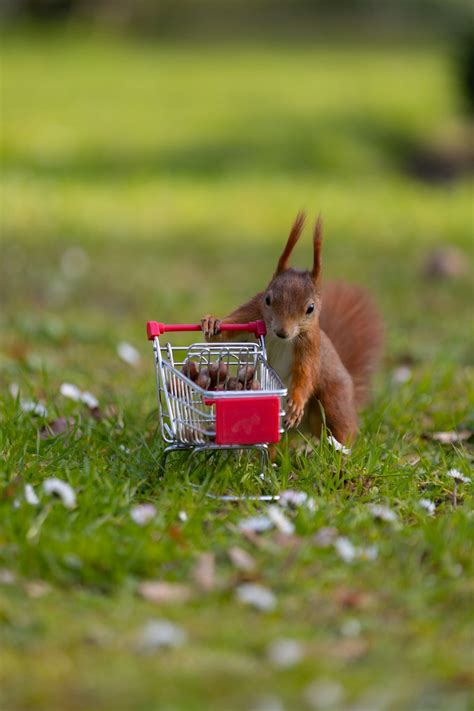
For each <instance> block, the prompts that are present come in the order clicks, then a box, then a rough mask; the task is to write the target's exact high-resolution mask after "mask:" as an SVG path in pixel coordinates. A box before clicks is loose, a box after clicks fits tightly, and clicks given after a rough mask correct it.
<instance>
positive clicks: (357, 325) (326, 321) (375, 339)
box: [319, 282, 383, 406]
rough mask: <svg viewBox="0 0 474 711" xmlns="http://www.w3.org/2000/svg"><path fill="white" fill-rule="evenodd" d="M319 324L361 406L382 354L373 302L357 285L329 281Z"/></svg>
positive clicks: (378, 317) (380, 329) (379, 318)
mask: <svg viewBox="0 0 474 711" xmlns="http://www.w3.org/2000/svg"><path fill="white" fill-rule="evenodd" d="M319 322H320V325H321V328H322V330H323V331H324V332H325V333H326V335H327V336H329V338H330V339H331V341H332V343H333V345H334V347H335V349H336V351H337V352H338V354H339V357H340V359H341V360H342V362H343V364H344V366H345V367H346V368H347V370H348V371H349V373H350V374H351V376H352V380H353V382H354V389H355V399H356V404H357V405H358V406H359V405H363V404H364V402H366V400H367V398H368V395H369V393H370V380H371V376H372V373H373V372H374V370H375V369H376V368H377V365H378V363H379V360H380V356H381V354H382V342H383V326H382V319H381V316H380V314H379V312H378V310H377V308H376V306H375V304H374V302H373V301H372V299H371V297H370V296H369V294H368V293H367V292H366V291H365V290H364V289H362V288H360V287H358V286H352V285H350V284H345V283H343V282H329V283H328V284H326V285H325V286H324V287H323V293H322V310H321V315H320V319H319Z"/></svg>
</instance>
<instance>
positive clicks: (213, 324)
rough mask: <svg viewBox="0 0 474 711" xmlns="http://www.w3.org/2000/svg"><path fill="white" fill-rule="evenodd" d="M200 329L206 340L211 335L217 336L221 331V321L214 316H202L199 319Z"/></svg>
mask: <svg viewBox="0 0 474 711" xmlns="http://www.w3.org/2000/svg"><path fill="white" fill-rule="evenodd" d="M201 330H202V332H203V333H204V337H205V339H206V341H208V340H210V339H211V338H212V337H213V336H217V335H218V334H219V333H220V332H221V322H220V321H219V319H218V318H214V316H204V318H202V319H201Z"/></svg>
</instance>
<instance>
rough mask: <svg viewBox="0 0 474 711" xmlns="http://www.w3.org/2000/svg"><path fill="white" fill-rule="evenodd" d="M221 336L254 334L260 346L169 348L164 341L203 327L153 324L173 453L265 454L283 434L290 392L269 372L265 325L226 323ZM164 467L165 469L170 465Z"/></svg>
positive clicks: (164, 423) (163, 415)
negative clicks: (251, 451) (167, 336)
mask: <svg viewBox="0 0 474 711" xmlns="http://www.w3.org/2000/svg"><path fill="white" fill-rule="evenodd" d="M221 329H222V331H234V332H243V333H246V334H253V335H254V336H255V339H256V340H255V341H254V342H228V343H193V344H191V345H189V346H172V345H171V344H170V343H165V344H162V343H161V342H160V336H162V335H163V334H164V333H169V332H177V331H201V326H200V325H197V324H163V323H157V322H156V321H149V322H148V323H147V335H148V340H150V341H152V342H153V351H154V357H155V369H156V383H157V394H158V411H159V417H160V425H161V432H162V436H163V439H164V441H165V443H166V444H167V447H166V448H165V450H164V458H165V459H164V461H166V456H167V454H168V453H169V452H171V451H176V450H182V449H191V450H194V452H197V451H203V450H215V449H249V448H255V449H258V450H260V452H261V455H262V467H263V466H264V463H265V462H266V458H267V455H266V450H267V445H268V444H270V443H275V442H278V441H279V439H280V435H281V433H282V432H283V428H282V417H283V415H284V414H285V413H284V410H283V407H282V404H283V400H282V399H283V398H284V397H285V396H286V394H287V390H286V388H285V386H284V384H283V383H282V381H281V380H280V378H279V377H278V375H277V374H276V372H275V371H274V370H273V369H272V368H271V367H270V366H269V365H268V363H267V359H266V350H265V338H264V337H265V333H266V328H265V323H264V322H263V321H254V322H250V323H246V324H222V325H221ZM163 465H164V462H163Z"/></svg>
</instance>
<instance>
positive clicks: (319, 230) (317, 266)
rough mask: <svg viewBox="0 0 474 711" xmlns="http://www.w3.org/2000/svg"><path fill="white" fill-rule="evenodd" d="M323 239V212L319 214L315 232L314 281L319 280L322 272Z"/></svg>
mask: <svg viewBox="0 0 474 711" xmlns="http://www.w3.org/2000/svg"><path fill="white" fill-rule="evenodd" d="M322 241H323V220H322V217H321V214H319V215H318V219H317V220H316V225H315V227H314V233H313V270H312V276H313V279H314V281H316V282H317V281H319V277H320V274H321V243H322Z"/></svg>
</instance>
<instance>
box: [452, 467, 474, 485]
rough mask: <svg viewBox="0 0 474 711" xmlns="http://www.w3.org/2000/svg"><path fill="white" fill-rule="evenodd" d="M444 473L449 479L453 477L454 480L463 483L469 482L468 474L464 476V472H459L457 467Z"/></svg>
mask: <svg viewBox="0 0 474 711" xmlns="http://www.w3.org/2000/svg"><path fill="white" fill-rule="evenodd" d="M446 474H447V475H448V476H449V477H451V479H454V480H455V481H461V482H462V483H463V484H469V483H470V482H471V480H470V478H469V477H468V476H464V474H463V473H462V472H460V471H459V469H448V471H447V472H446Z"/></svg>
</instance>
